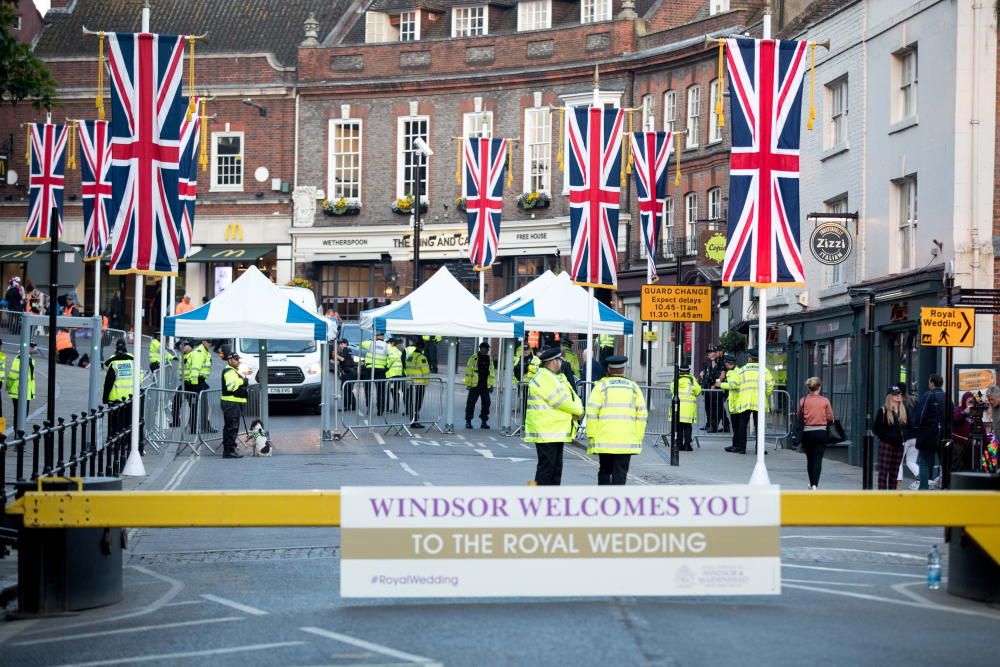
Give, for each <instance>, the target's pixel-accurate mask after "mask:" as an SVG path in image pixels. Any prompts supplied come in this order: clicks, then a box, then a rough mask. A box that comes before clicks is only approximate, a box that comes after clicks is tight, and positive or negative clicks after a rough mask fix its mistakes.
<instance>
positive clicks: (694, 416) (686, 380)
mask: <svg viewBox="0 0 1000 667" xmlns="http://www.w3.org/2000/svg"><path fill="white" fill-rule="evenodd" d="M699 394H701V385H700V384H698V382H697V380H695V379H694V376H693V375H689V374H684V375H681V376H680V377H678V378H677V398H679V399H680V402H681V409H680V421H681V423H682V424H693V423H695V422H696V421H697V420H698V403H697V401H698V395H699Z"/></svg>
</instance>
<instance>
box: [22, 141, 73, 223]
mask: <svg viewBox="0 0 1000 667" xmlns="http://www.w3.org/2000/svg"><path fill="white" fill-rule="evenodd" d="M68 137H69V132H67V129H66V126H65V125H53V124H52V123H32V124H31V178H30V181H29V185H30V188H31V196H30V198H29V202H28V227H27V228H26V229H25V230H24V240H25V241H48V240H49V239H50V238H51V236H52V230H51V229H49V226H50V225H51V222H52V209H55V210H56V215H57V218H58V220H59V236H60V237H61V236H62V212H63V185H64V182H65V176H64V174H65V167H66V159H65V157H66V156H65V153H66V139H67V138H68Z"/></svg>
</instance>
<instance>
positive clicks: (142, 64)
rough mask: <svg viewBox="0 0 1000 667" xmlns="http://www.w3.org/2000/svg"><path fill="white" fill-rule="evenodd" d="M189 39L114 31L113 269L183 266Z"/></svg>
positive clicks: (164, 270)
mask: <svg viewBox="0 0 1000 667" xmlns="http://www.w3.org/2000/svg"><path fill="white" fill-rule="evenodd" d="M184 39H185V38H184V37H182V36H178V35H155V34H150V33H138V34H133V33H111V34H109V35H108V51H109V68H110V71H111V84H112V85H111V93H112V94H111V103H112V110H113V116H112V121H111V187H112V192H113V196H112V199H111V213H112V215H113V220H114V227H113V229H112V232H111V273H113V274H122V273H138V274H149V275H165V274H175V273H176V272H177V253H178V246H179V240H178V233H177V230H178V226H179V220H180V217H181V209H182V205H181V201H180V198H179V197H178V178H179V172H180V169H179V167H180V127H181V120H182V119H183V117H184V114H185V112H186V110H187V107H186V106H185V105H184V99H183V98H182V97H181V95H179V94H178V93H179V90H180V86H181V80H182V78H183V76H182V75H183V70H184Z"/></svg>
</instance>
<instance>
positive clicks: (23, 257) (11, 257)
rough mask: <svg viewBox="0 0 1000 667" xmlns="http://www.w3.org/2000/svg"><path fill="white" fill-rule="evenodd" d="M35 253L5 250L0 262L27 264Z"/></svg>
mask: <svg viewBox="0 0 1000 667" xmlns="http://www.w3.org/2000/svg"><path fill="white" fill-rule="evenodd" d="M33 252H34V251H33V250H5V251H2V252H0V262H18V261H25V262H27V261H28V258H29V257H31V254H32V253H33Z"/></svg>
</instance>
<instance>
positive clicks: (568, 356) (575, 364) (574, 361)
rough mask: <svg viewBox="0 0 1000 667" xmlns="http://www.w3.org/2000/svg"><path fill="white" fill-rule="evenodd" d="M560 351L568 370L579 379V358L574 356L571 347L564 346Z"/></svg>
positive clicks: (574, 353)
mask: <svg viewBox="0 0 1000 667" xmlns="http://www.w3.org/2000/svg"><path fill="white" fill-rule="evenodd" d="M562 350H563V359H565V360H566V361H568V362H569V366H570V368H572V369H573V375H574V376H575V377H580V357H578V356H576V352H574V351H573V348H571V347H568V346H564V347H563V349H562Z"/></svg>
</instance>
